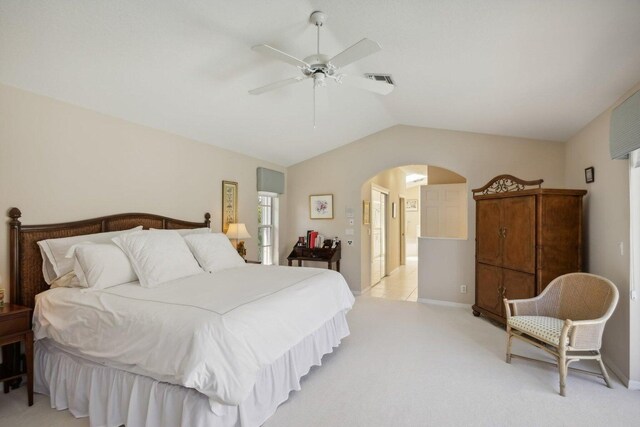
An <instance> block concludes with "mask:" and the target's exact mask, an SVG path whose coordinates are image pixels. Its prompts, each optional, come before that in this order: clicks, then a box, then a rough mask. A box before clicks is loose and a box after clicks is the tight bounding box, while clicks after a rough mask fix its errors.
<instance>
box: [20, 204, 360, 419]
mask: <svg viewBox="0 0 640 427" xmlns="http://www.w3.org/2000/svg"><path fill="white" fill-rule="evenodd" d="M9 216H10V218H11V220H10V286H11V295H12V301H13V302H14V303H17V304H21V305H26V306H28V307H32V308H34V318H33V323H34V325H33V327H34V332H35V336H36V344H35V391H36V392H38V393H42V394H46V395H48V396H50V400H51V406H52V407H54V408H56V409H69V411H70V412H71V413H72V414H73V415H74V416H76V417H86V416H88V417H89V419H90V423H91V425H96V426H103V425H104V426H119V425H122V424H125V425H127V426H132V427H133V426H178V425H182V426H258V425H261V424H262V423H264V421H265V420H266V419H268V417H270V416H271V415H272V414H273V413H274V412H275V410H276V409H277V407H278V405H279V404H281V403H282V402H284V401H286V400H287V398H288V396H289V393H290V392H291V391H292V390H299V389H300V379H301V377H302V376H304V375H306V374H307V373H308V372H309V370H310V369H311V367H312V366H314V365H320V364H321V358H322V357H323V356H324V355H325V354H327V353H331V352H332V351H333V349H334V348H335V347H337V346H338V345H339V344H340V342H341V340H342V339H343V338H344V337H346V336H347V335H348V334H349V329H348V326H347V322H346V313H347V312H348V310H349V309H350V308H351V306H352V305H353V301H354V299H353V295H352V294H351V292H350V291H349V289H348V286H347V285H346V282H345V281H344V279H343V278H342V276H341V275H340V274H339V273H336V272H334V271H331V270H326V269H312V268H304V269H291V268H288V267H278V266H259V265H246V266H245V265H241V266H238V267H235V268H229V269H226V270H223V271H219V272H216V273H214V274H211V273H208V272H202V273H198V274H193V275H191V276H189V277H184V278H178V279H175V280H171V281H168V282H165V283H163V284H162V285H161V286H158V287H155V288H145V287H142V286H140V284H139V283H137V282H131V283H125V284H121V285H118V286H114V287H109V288H106V289H97V290H96V289H93V290H91V289H90V290H88V289H79V288H65V287H63V288H56V289H49V286H48V284H47V283H46V282H45V280H44V277H43V268H42V256H41V255H40V250H39V248H38V245H37V242H38V241H42V240H46V239H52V238H63V237H70V236H82V235H91V234H93V233H106V232H113V231H119V230H128V229H131V228H133V227H136V226H143V227H144V228H145V229H149V228H153V229H163V230H178V229H198V228H202V227H207V228H208V227H209V226H210V222H209V218H210V216H209V214H205V220H204V221H203V222H190V221H183V220H176V219H172V218H168V217H163V216H159V215H151V214H119V215H111V216H106V217H101V218H95V219H91V220H85V221H77V222H70V223H63V224H51V225H35V226H34V225H27V226H25V225H22V224H21V222H20V217H21V213H20V211H19V210H18V209H15V208H14V209H12V210H11V211H10V213H9Z"/></svg>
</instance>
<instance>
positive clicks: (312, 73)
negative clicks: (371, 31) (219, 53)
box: [249, 11, 393, 127]
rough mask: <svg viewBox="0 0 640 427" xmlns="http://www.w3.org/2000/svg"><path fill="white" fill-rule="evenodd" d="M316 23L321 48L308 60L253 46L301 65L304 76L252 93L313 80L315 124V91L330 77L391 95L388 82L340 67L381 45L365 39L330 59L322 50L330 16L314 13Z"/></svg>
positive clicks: (276, 50) (318, 47) (266, 46)
mask: <svg viewBox="0 0 640 427" xmlns="http://www.w3.org/2000/svg"><path fill="white" fill-rule="evenodd" d="M309 20H310V21H311V23H312V24H314V25H315V26H316V27H317V31H318V37H317V46H316V47H317V49H316V53H315V54H313V55H310V56H307V57H306V58H304V59H298V58H296V57H295V56H292V55H289V54H288V53H285V52H282V51H281V50H278V49H276V48H274V47H271V46H269V45H266V44H261V45H257V46H253V47H252V49H253V50H255V51H256V52H260V53H262V54H265V55H267V56H270V57H271V58H273V59H277V60H279V61H283V62H286V63H287V64H291V65H294V66H296V67H298V69H299V70H300V71H301V73H302V75H299V76H296V77H291V78H288V79H284V80H280V81H277V82H274V83H270V84H268V85H266V86H262V87H259V88H256V89H252V90H250V91H249V93H250V94H252V95H260V94H262V93H265V92H269V91H271V90H274V89H279V88H281V87H284V86H288V85H290V84H294V83H298V82H301V81H303V80H306V79H311V78H312V79H313V98H314V102H313V104H314V105H313V122H314V127H315V115H316V112H315V91H316V88H318V87H325V86H326V85H327V80H334V81H335V82H337V83H340V84H347V85H350V86H354V87H357V88H360V89H365V90H368V91H371V92H375V93H377V94H380V95H387V94H388V93H391V91H392V90H393V85H391V84H389V83H386V82H384V81H378V80H371V79H368V78H365V77H359V76H349V75H346V74H342V73H340V72H339V70H340V69H341V68H343V67H345V66H347V65H349V64H351V63H353V62H355V61H357V60H359V59H362V58H364V57H366V56H369V55H371V54H372V53H375V52H377V51H379V50H380V49H382V48H381V47H380V45H379V44H378V43H376V42H374V41H373V40H369V39H367V38H364V39H362V40H360V41H359V42H358V43H356V44H354V45H353V46H351V47H349V48H347V49H345V50H343V51H342V52H340V53H339V54H337V55H335V56H333V57H332V58H329V57H328V56H327V55H324V54H321V53H320V27H322V26H323V25H324V23H325V21H326V20H327V15H326V14H325V13H323V12H320V11H316V12H313V13H312V14H311V16H310V18H309Z"/></svg>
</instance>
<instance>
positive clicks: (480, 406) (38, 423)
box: [0, 297, 640, 427]
mask: <svg viewBox="0 0 640 427" xmlns="http://www.w3.org/2000/svg"><path fill="white" fill-rule="evenodd" d="M349 324H350V327H351V332H352V334H351V336H350V337H348V338H346V339H345V340H344V341H343V343H342V345H341V346H340V348H338V349H337V350H336V351H335V352H334V353H333V354H330V355H327V356H325V357H324V359H323V366H322V367H316V368H314V369H312V371H311V373H310V374H309V375H307V376H306V377H305V378H304V379H303V383H302V391H300V392H295V393H292V394H291V397H290V399H289V400H288V401H287V402H285V403H284V404H283V405H281V406H280V408H279V409H278V411H277V412H276V414H275V415H274V416H273V417H271V418H270V419H269V420H268V421H267V423H266V424H265V427H289V426H290V427H294V426H295V427H300V426H304V427H312V426H323V427H327V426H427V425H434V426H435V425H438V426H440V425H446V426H458V425H459V426H469V425H480V426H577V425H579V426H607V427H613V426H630V425H638V424H637V423H638V420H639V419H640V392H638V391H630V390H627V389H626V388H624V386H623V385H622V384H620V382H619V381H618V380H617V379H615V377H613V378H614V382H615V384H614V389H613V390H611V389H608V388H607V387H606V386H604V383H603V382H602V380H600V379H598V378H596V377H592V376H588V375H584V374H577V373H570V375H569V378H568V380H567V397H565V398H563V397H560V396H559V395H558V394H557V390H558V375H557V371H556V369H555V368H554V367H552V366H550V365H546V364H541V363H532V362H528V361H524V360H518V359H514V360H513V362H512V364H511V365H508V364H506V363H505V362H504V344H505V342H504V341H505V333H504V331H503V330H502V329H500V328H499V327H497V326H494V325H493V324H491V323H490V322H488V321H486V320H483V319H478V318H475V317H473V316H472V315H471V311H470V309H459V308H449V307H441V306H433V305H425V304H419V303H414V302H405V301H390V300H384V299H380V298H370V297H369V298H368V297H360V298H358V299H357V302H356V307H355V308H354V310H353V311H352V312H351V313H350V315H349ZM514 352H515V353H520V354H526V355H529V356H535V357H538V358H543V357H544V355H542V354H540V353H539V352H538V351H537V350H535V349H529V348H528V347H527V346H526V345H525V344H523V343H519V342H516V343H515V345H514ZM580 367H582V368H589V369H592V370H594V369H595V368H596V367H595V365H592V364H590V363H588V364H584V365H582V366H580ZM5 425H6V426H25V427H26V426H34V427H45V426H87V425H89V423H88V421H87V420H86V419H84V420H75V419H74V418H73V417H72V416H71V415H70V414H69V413H68V412H67V411H61V412H58V411H55V410H52V409H50V408H49V403H48V398H47V397H46V396H41V395H36V404H35V405H34V406H33V407H31V408H28V407H27V406H26V392H25V391H24V389H20V390H16V391H12V392H11V393H10V394H9V395H0V426H5ZM132 427H133V426H132Z"/></svg>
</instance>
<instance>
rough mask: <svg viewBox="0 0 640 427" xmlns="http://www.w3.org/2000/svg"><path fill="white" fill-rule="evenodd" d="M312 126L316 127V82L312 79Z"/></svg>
mask: <svg viewBox="0 0 640 427" xmlns="http://www.w3.org/2000/svg"><path fill="white" fill-rule="evenodd" d="M313 128H314V129H315V128H316V82H315V80H314V81H313Z"/></svg>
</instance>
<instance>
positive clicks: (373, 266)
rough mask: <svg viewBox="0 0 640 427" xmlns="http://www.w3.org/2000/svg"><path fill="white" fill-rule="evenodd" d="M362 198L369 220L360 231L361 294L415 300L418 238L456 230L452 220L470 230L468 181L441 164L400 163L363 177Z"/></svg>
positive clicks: (416, 294) (416, 293) (364, 216)
mask: <svg viewBox="0 0 640 427" xmlns="http://www.w3.org/2000/svg"><path fill="white" fill-rule="evenodd" d="M456 186H457V187H456ZM454 192H455V194H456V196H455V197H453V196H452V194H453V193H454ZM440 193H442V194H440ZM361 197H362V200H363V209H365V210H367V212H366V213H364V214H363V218H369V220H368V221H366V220H365V221H363V225H362V227H363V228H362V230H361V236H362V238H363V245H362V247H363V254H362V260H361V262H362V270H363V271H368V272H369V287H368V289H366V290H365V292H363V295H368V296H371V297H377V298H386V299H394V300H404V301H417V300H418V298H419V295H418V294H419V289H418V268H419V259H418V239H419V238H421V237H434V238H447V233H451V230H452V229H453V228H454V227H453V225H454V224H453V222H452V221H450V220H448V218H455V219H456V221H455V222H456V223H459V224H458V226H457V228H458V229H464V233H465V234H466V221H467V215H466V212H467V201H466V179H465V178H464V177H462V176H461V175H458V174H457V173H455V172H453V171H450V170H448V169H444V168H440V167H437V166H431V165H426V164H424V165H406V166H400V167H395V168H390V169H387V170H384V171H382V172H380V173H378V174H377V175H375V176H373V177H371V178H370V179H368V180H367V181H365V182H364V183H363V184H362V187H361ZM454 199H455V200H454ZM456 209H457V210H456ZM423 224H424V225H423ZM425 226H426V228H425ZM430 235H432V236H430ZM456 237H457V236H456ZM465 237H466V236H465Z"/></svg>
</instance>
